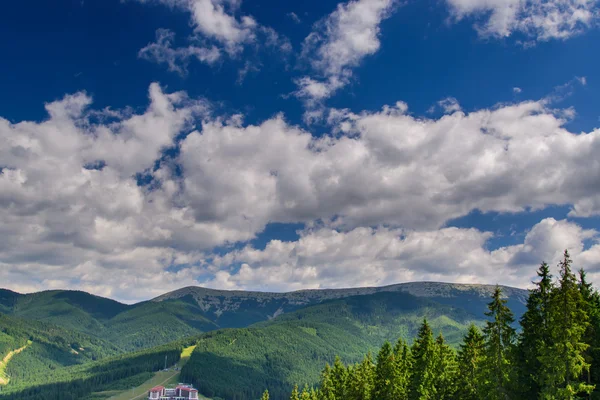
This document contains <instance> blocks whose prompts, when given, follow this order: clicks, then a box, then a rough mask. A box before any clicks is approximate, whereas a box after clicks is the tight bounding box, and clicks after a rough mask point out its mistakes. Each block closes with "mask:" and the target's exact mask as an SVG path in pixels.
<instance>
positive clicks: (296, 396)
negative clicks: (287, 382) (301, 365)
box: [290, 385, 300, 400]
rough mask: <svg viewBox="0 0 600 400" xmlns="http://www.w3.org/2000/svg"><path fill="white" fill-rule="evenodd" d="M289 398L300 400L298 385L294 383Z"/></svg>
mask: <svg viewBox="0 0 600 400" xmlns="http://www.w3.org/2000/svg"><path fill="white" fill-rule="evenodd" d="M290 400H300V394H299V393H298V385H294V388H293V389H292V394H291V395H290Z"/></svg>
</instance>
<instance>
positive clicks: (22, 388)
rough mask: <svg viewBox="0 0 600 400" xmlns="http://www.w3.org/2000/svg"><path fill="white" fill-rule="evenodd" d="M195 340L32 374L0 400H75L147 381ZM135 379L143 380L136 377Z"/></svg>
mask: <svg viewBox="0 0 600 400" xmlns="http://www.w3.org/2000/svg"><path fill="white" fill-rule="evenodd" d="M194 340H195V339H187V340H183V341H177V342H173V343H170V344H167V345H162V346H158V347H154V348H152V349H147V350H141V351H138V352H134V353H128V354H125V355H121V356H116V357H110V358H105V359H103V360H100V361H96V362H91V363H87V364H81V365H75V366H71V367H65V368H58V369H55V370H53V371H51V372H47V371H46V373H39V374H35V375H33V374H32V375H31V376H29V377H28V379H27V381H26V382H21V383H19V382H17V383H16V384H13V385H10V386H8V387H7V388H6V389H5V390H4V391H3V392H0V399H2V400H17V399H19V400H75V399H82V398H87V397H88V396H89V395H90V394H91V393H92V392H96V391H101V390H107V389H115V388H119V387H122V386H123V382H129V381H136V382H138V381H143V380H145V379H148V373H149V372H154V371H158V370H159V369H161V368H162V367H163V366H164V363H165V356H166V357H167V358H168V360H169V363H171V364H172V363H174V362H177V361H178V360H179V357H180V355H181V350H182V349H183V347H184V346H186V345H188V344H189V343H191V342H193V341H194ZM138 376H140V377H142V379H137V378H135V377H138ZM126 387H127V388H128V387H130V386H126Z"/></svg>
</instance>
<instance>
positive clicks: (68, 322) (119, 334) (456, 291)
mask: <svg viewBox="0 0 600 400" xmlns="http://www.w3.org/2000/svg"><path fill="white" fill-rule="evenodd" d="M493 288H494V286H493V285H467V284H451V283H437V282H413V283H402V284H397V285H391V286H384V287H367V288H353V289H315V290H300V291H295V292H289V293H269V292H250V291H248V292H246V291H227V290H213V289H206V288H201V287H186V288H183V289H179V290H175V291H173V292H169V293H166V294H164V295H162V296H159V297H157V298H155V299H152V300H150V301H144V302H141V303H137V304H133V305H126V304H122V303H119V302H117V301H115V300H111V299H107V298H103V297H99V296H94V295H91V294H89V293H85V292H81V291H69V290H52V291H44V292H39V293H32V294H19V293H16V292H12V291H9V290H2V289H0V312H2V313H5V314H8V315H12V316H16V317H21V318H26V319H31V320H36V321H43V322H48V323H52V324H55V325H57V326H60V327H62V328H64V329H70V330H74V331H79V332H82V333H85V334H88V335H91V336H96V337H99V338H103V339H106V340H108V341H110V342H111V343H113V344H114V345H116V346H117V347H118V348H120V349H121V350H123V351H133V350H137V349H143V348H148V347H152V346H157V345H160V344H163V343H167V342H170V341H172V340H176V339H180V338H184V337H187V336H192V335H197V334H200V333H202V332H210V331H213V330H216V329H221V328H243V327H247V326H250V325H252V324H255V323H259V322H263V321H269V320H271V319H273V318H276V317H277V316H280V315H283V314H287V313H290V312H294V311H297V310H300V309H302V308H305V307H308V306H311V305H316V304H320V303H322V302H323V301H328V300H335V299H342V298H347V297H351V296H366V295H372V294H376V293H387V292H390V293H395V292H401V293H408V294H411V295H413V296H416V297H420V298H427V299H430V300H434V301H436V302H438V303H440V304H446V305H450V306H454V307H460V308H462V309H464V310H466V311H467V312H470V313H472V314H475V315H480V314H482V313H483V312H484V311H485V308H486V305H487V302H488V299H489V297H490V295H491V293H492V290H493ZM503 290H504V293H505V295H506V296H507V297H508V300H509V302H508V305H509V306H510V307H511V308H512V309H513V311H514V312H515V314H516V315H517V316H520V315H521V314H522V312H523V311H524V304H525V301H526V299H527V291H526V290H522V289H515V288H510V287H503Z"/></svg>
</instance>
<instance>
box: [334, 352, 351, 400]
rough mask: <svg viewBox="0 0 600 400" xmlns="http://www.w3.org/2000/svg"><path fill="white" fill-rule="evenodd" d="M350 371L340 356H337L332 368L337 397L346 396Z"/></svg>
mask: <svg viewBox="0 0 600 400" xmlns="http://www.w3.org/2000/svg"><path fill="white" fill-rule="evenodd" d="M347 377H348V371H347V369H346V366H345V365H344V364H343V363H342V360H340V358H339V357H336V358H335V361H334V363H333V368H332V369H331V380H332V382H333V392H334V394H335V398H336V399H338V400H342V399H345V398H346V379H347Z"/></svg>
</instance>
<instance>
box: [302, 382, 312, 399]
mask: <svg viewBox="0 0 600 400" xmlns="http://www.w3.org/2000/svg"><path fill="white" fill-rule="evenodd" d="M300 400H312V398H311V393H310V390H309V389H308V385H304V388H303V389H302V393H300Z"/></svg>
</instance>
